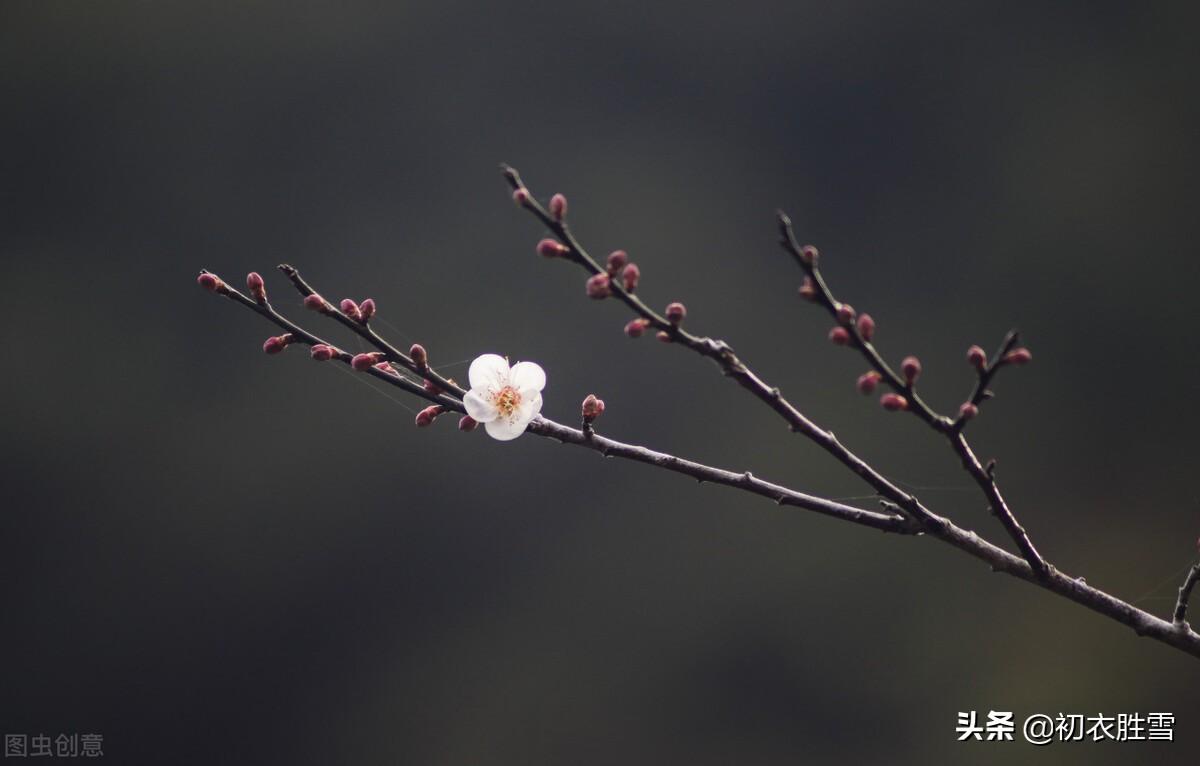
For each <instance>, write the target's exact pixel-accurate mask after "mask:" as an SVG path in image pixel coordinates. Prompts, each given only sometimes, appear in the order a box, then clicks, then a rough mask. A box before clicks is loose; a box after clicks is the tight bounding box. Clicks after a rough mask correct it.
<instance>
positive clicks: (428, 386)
mask: <svg viewBox="0 0 1200 766" xmlns="http://www.w3.org/2000/svg"><path fill="white" fill-rule="evenodd" d="M421 387H422V388H424V389H425V390H426V391H428V392H429V393H431V394H444V393H446V392H445V391H443V390H442V387H441V386H439V385H438V384H437V383H434V382H433V381H432V380H428V379H426V380H425V381H424V382H423V383H422V384H421Z"/></svg>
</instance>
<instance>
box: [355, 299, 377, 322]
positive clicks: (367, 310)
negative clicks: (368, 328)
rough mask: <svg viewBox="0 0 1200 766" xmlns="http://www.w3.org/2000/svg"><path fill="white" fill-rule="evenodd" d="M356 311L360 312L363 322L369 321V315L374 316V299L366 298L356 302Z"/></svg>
mask: <svg viewBox="0 0 1200 766" xmlns="http://www.w3.org/2000/svg"><path fill="white" fill-rule="evenodd" d="M358 313H360V314H362V323H363V324H366V323H367V322H370V321H371V317H373V316H375V299H374V298H367V299H366V300H365V301H363V302H362V303H360V304H358Z"/></svg>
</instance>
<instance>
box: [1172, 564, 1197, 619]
mask: <svg viewBox="0 0 1200 766" xmlns="http://www.w3.org/2000/svg"><path fill="white" fill-rule="evenodd" d="M1197 581H1200V564H1196V565H1195V566H1193V567H1192V568H1191V570H1190V571H1189V572H1188V576H1187V577H1186V578H1184V580H1183V585H1180V586H1179V599H1178V600H1177V601H1176V602H1175V614H1174V615H1173V616H1172V618H1171V619H1172V621H1173V622H1174V623H1175V624H1176V625H1179V626H1181V627H1186V626H1187V619H1186V618H1187V608H1188V599H1189V598H1191V597H1192V588H1195V587H1196V582H1197Z"/></svg>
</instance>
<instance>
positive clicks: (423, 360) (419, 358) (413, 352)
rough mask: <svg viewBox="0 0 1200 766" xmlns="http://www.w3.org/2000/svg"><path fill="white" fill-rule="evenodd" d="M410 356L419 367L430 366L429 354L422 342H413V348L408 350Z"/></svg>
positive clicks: (425, 367) (422, 368) (420, 368)
mask: <svg viewBox="0 0 1200 766" xmlns="http://www.w3.org/2000/svg"><path fill="white" fill-rule="evenodd" d="M408 356H409V358H411V359H412V360H413V364H415V365H416V366H417V369H419V370H424V369H428V367H429V354H428V353H426V351H425V347H424V346H422V345H421V344H420V343H414V344H412V348H410V349H409V350H408Z"/></svg>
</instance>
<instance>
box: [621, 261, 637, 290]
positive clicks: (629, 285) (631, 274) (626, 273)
mask: <svg viewBox="0 0 1200 766" xmlns="http://www.w3.org/2000/svg"><path fill="white" fill-rule="evenodd" d="M641 278H642V270H641V269H639V268H638V265H637V264H636V263H631V264H629V265H628V266H626V267H625V268H624V269H622V270H621V284H622V285H624V286H625V292H627V293H631V292H633V291H634V290H636V289H637V286H638V280H639V279H641Z"/></svg>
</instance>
